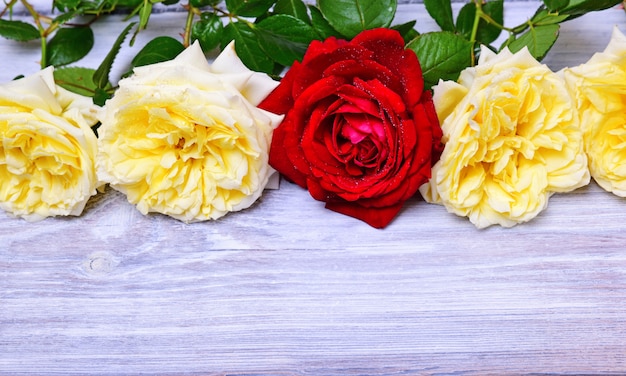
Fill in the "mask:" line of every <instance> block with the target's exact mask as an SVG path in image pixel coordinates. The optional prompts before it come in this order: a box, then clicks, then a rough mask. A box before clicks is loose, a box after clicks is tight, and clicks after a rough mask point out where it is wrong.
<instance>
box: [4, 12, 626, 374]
mask: <svg viewBox="0 0 626 376" xmlns="http://www.w3.org/2000/svg"><path fill="white" fill-rule="evenodd" d="M536 5H537V2H521V3H507V5H506V9H507V11H508V12H509V13H508V14H507V17H510V18H512V19H523V18H524V17H526V16H525V15H526V14H529V13H532V11H533V9H535V8H536ZM420 14H423V7H422V6H421V5H415V4H412V5H407V6H403V7H400V8H399V13H398V18H399V21H401V20H402V19H411V18H415V17H416V16H418V15H420ZM157 16H158V18H155V20H164V22H171V25H172V27H171V31H172V35H175V34H176V32H177V31H178V29H177V28H178V25H180V22H177V21H176V19H175V18H176V17H179V16H181V15H177V14H174V15H170V14H167V15H157ZM114 21H115V20H114V19H113V20H112V21H110V23H103V24H102V25H100V26H98V27H101V29H99V30H100V31H98V32H97V37H96V39H97V40H100V41H101V42H98V43H102V44H101V45H106V40H109V39H111V40H112V39H114V38H115V35H114V34H115V33H113V32H108V33H107V30H110V31H114V30H119V27H117V26H116V25H117V24H116V23H115V22H114ZM420 22H422V21H420ZM156 23H157V22H155V23H154V24H156ZM614 24H616V25H618V26H620V27H622V29H623V30H626V15H625V14H624V12H623V10H619V9H613V10H608V11H605V12H602V13H599V14H595V15H587V16H584V17H582V18H580V19H577V20H575V21H572V22H570V23H568V24H565V25H564V26H563V30H562V33H561V38H560V39H559V41H558V42H557V45H556V47H555V49H554V50H553V51H552V52H551V53H550V55H549V56H548V57H547V58H546V60H545V62H546V63H548V64H549V65H550V66H551V67H553V68H554V69H559V68H561V67H563V66H565V65H575V64H580V63H582V62H584V61H586V60H587V59H588V58H589V57H590V56H591V54H592V53H593V52H596V51H600V50H602V49H603V48H604V46H605V45H606V43H607V42H608V40H609V36H610V33H611V28H612V26H613V25H614ZM423 25H426V26H425V27H433V28H434V26H432V24H428V21H427V20H424V21H423ZM428 25H431V26H428ZM161 31H162V30H161ZM146 37H147V36H146ZM102 49H103V50H106V48H104V47H102ZM26 50H28V48H27V49H26ZM18 51H20V52H19V55H18ZM21 51H23V48H22V47H20V48H13V47H12V44H11V43H9V42H6V41H0V54H1V56H12V58H11V59H7V58H5V59H2V60H1V61H0V74H1V75H2V79H3V81H5V80H8V79H10V78H11V77H12V76H14V75H16V74H18V73H27V72H24V70H26V69H29V68H28V67H30V65H29V64H30V62H35V61H36V53H33V55H29V54H28V53H24V54H23V53H22V52H21ZM33 51H35V52H36V49H35V48H33ZM123 58H124V57H123ZM93 61H97V59H96V58H94V60H93ZM89 63H90V61H87V62H86V65H88V66H89ZM96 64H97V63H96ZM96 64H94V65H93V66H95V65H96ZM35 65H36V64H35ZM34 70H36V68H34V69H33V71H34ZM625 219H626V201H625V200H624V199H621V198H618V197H615V196H613V195H611V194H608V193H606V192H604V191H602V190H601V189H600V188H598V187H597V185H595V184H593V183H592V184H591V185H589V186H588V187H585V188H583V189H580V190H577V191H576V192H573V193H570V194H562V195H555V196H553V197H552V198H551V200H550V204H549V207H548V209H547V210H546V211H544V212H543V213H542V214H541V215H540V216H539V217H537V218H536V219H535V220H533V221H532V222H530V223H528V224H524V225H520V226H517V227H514V228H512V229H502V228H498V227H492V228H488V229H485V230H476V229H475V228H474V226H473V225H472V224H470V223H469V222H468V221H467V220H466V219H464V218H459V217H456V216H454V215H452V214H449V213H447V212H446V211H445V209H444V208H443V207H441V206H436V205H428V204H426V203H424V202H422V201H420V200H418V199H414V200H412V201H411V202H409V203H408V205H407V207H406V208H405V209H404V210H403V212H402V213H401V215H400V216H399V217H398V218H397V219H396V220H395V221H394V222H393V223H392V224H391V225H390V226H389V227H388V228H387V229H385V230H376V229H373V228H370V227H369V226H367V225H365V224H363V223H361V222H359V221H357V220H354V219H351V218H348V217H345V216H342V215H338V214H335V213H332V212H329V211H326V210H324V209H323V208H322V204H321V203H318V202H315V201H314V200H312V199H311V198H310V197H309V195H308V193H306V192H305V191H303V190H301V189H299V188H298V187H296V186H294V185H292V184H289V183H286V182H283V183H282V185H281V188H280V189H279V190H275V191H268V192H266V194H265V195H264V196H263V197H262V198H261V200H260V201H259V202H258V203H257V204H255V205H254V206H253V207H252V208H250V209H249V210H246V211H244V212H240V213H232V214H230V215H228V216H226V217H224V218H222V219H220V220H218V221H214V222H205V223H196V224H191V225H185V224H183V223H180V222H178V221H176V220H173V219H170V218H168V217H165V216H160V215H150V216H142V215H141V214H140V213H139V212H138V211H136V210H135V208H134V207H132V206H131V205H129V204H128V203H127V202H126V200H125V198H124V197H123V196H122V195H121V194H119V193H117V192H115V191H111V190H107V191H106V192H105V193H102V194H99V195H98V196H96V197H94V199H93V200H91V201H90V203H89V204H88V207H87V208H86V210H85V212H84V214H83V215H82V216H81V217H79V218H51V219H47V220H45V221H42V222H38V223H35V224H32V223H27V222H25V221H23V220H20V219H14V218H10V217H9V216H7V215H6V214H4V213H0V374H2V375H21V374H38V375H39V374H57V375H72V374H102V375H106V374H110V375H112V374H162V375H164V374H185V375H194V374H198V375H200V374H202V375H206V374H219V375H226V374H228V375H332V374H350V375H375V374H387V375H414V374H424V375H438V374H455V375H484V374H531V373H542V374H543V373H550V374H552V373H554V374H581V373H586V374H624V373H626V342H625V340H624V337H625V336H626V231H625V230H626V220H625Z"/></svg>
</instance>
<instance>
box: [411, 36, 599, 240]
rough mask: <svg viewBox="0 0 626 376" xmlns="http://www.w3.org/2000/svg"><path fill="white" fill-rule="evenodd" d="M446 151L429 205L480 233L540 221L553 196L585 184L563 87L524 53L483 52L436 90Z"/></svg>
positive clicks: (577, 134)
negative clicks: (464, 218)
mask: <svg viewBox="0 0 626 376" xmlns="http://www.w3.org/2000/svg"><path fill="white" fill-rule="evenodd" d="M434 101H435V106H436V108H437V112H438V116H439V120H440V122H441V124H442V129H443V135H444V136H443V141H444V142H445V148H444V151H443V154H442V156H441V159H440V160H439V162H437V163H436V164H435V166H434V167H433V173H432V178H431V180H430V181H429V183H427V184H425V185H423V186H422V187H421V188H420V192H421V193H422V195H423V196H424V198H425V199H426V200H427V201H429V202H431V203H440V204H443V205H444V206H445V207H446V209H447V210H448V211H450V212H452V213H455V214H457V215H459V216H467V217H469V219H470V221H471V222H472V223H474V224H475V225H476V227H478V228H484V227H488V226H490V225H494V224H499V225H501V226H504V227H510V226H513V225H515V224H517V223H521V222H526V221H529V220H531V219H532V218H534V217H535V216H537V214H539V213H540V212H541V211H542V210H543V209H544V208H546V206H547V203H548V198H549V196H550V195H551V194H552V193H553V192H567V191H571V190H574V189H576V188H579V187H581V186H584V185H586V184H588V182H589V179H590V177H589V171H588V168H587V158H586V156H585V153H584V151H583V141H582V132H581V130H580V127H579V121H578V117H577V114H576V110H575V106H574V103H573V100H572V98H571V96H570V95H569V92H568V91H567V88H566V86H565V82H564V81H563V80H562V79H561V78H560V77H559V76H558V75H557V74H556V73H553V72H552V71H551V70H550V69H549V68H548V67H546V66H545V65H542V64H540V63H539V62H537V61H536V60H535V59H534V58H533V57H532V56H531V55H530V53H529V52H528V51H527V50H526V49H524V50H522V51H520V52H518V53H515V54H513V53H511V52H510V51H508V50H503V51H502V52H500V53H499V54H494V53H493V52H491V51H490V50H488V49H487V48H483V49H482V51H481V57H480V59H479V62H478V65H477V66H475V67H472V68H468V69H466V70H465V71H463V72H462V73H461V76H460V78H459V80H458V83H456V82H440V83H439V84H438V85H436V86H435V87H434Z"/></svg>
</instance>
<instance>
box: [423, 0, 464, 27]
mask: <svg viewBox="0 0 626 376" xmlns="http://www.w3.org/2000/svg"><path fill="white" fill-rule="evenodd" d="M424 6H425V7H426V11H427V12H428V14H430V16H431V17H432V18H433V19H434V20H435V22H437V25H439V27H440V28H441V30H444V31H455V30H456V29H455V27H454V18H452V3H451V1H450V0H424Z"/></svg>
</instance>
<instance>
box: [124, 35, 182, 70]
mask: <svg viewBox="0 0 626 376" xmlns="http://www.w3.org/2000/svg"><path fill="white" fill-rule="evenodd" d="M184 50H185V46H183V44H182V43H180V42H179V41H178V40H176V39H174V38H172V37H168V36H161V37H156V38H154V39H152V40H151V41H150V42H148V43H146V45H145V46H143V48H142V49H141V50H139V52H138V53H137V55H135V57H134V58H133V60H132V62H131V66H132V68H134V67H141V66H143V65H150V64H156V63H160V62H163V61H168V60H172V59H173V58H175V57H176V56H178V55H179V54H180V53H181V52H183V51H184Z"/></svg>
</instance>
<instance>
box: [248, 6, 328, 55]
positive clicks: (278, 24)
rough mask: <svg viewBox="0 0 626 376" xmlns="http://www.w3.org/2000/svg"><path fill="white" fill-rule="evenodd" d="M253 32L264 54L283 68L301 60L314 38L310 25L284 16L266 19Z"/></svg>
mask: <svg viewBox="0 0 626 376" xmlns="http://www.w3.org/2000/svg"><path fill="white" fill-rule="evenodd" d="M253 30H254V31H255V33H256V34H257V36H258V37H259V38H258V42H259V44H260V46H261V48H262V49H263V50H264V51H265V53H266V54H267V55H268V56H270V57H271V58H272V59H274V61H276V62H277V63H279V64H281V65H285V66H290V65H291V64H293V62H294V61H295V60H302V56H304V52H305V51H306V49H307V47H308V46H309V43H311V41H312V40H313V39H315V37H316V34H315V30H313V27H311V25H309V24H308V23H306V22H304V21H302V20H300V19H298V18H295V17H293V16H288V15H286V14H277V15H274V16H271V17H268V18H266V19H264V20H263V21H261V22H259V23H258V24H257V25H256V27H255V28H254V29H253Z"/></svg>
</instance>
